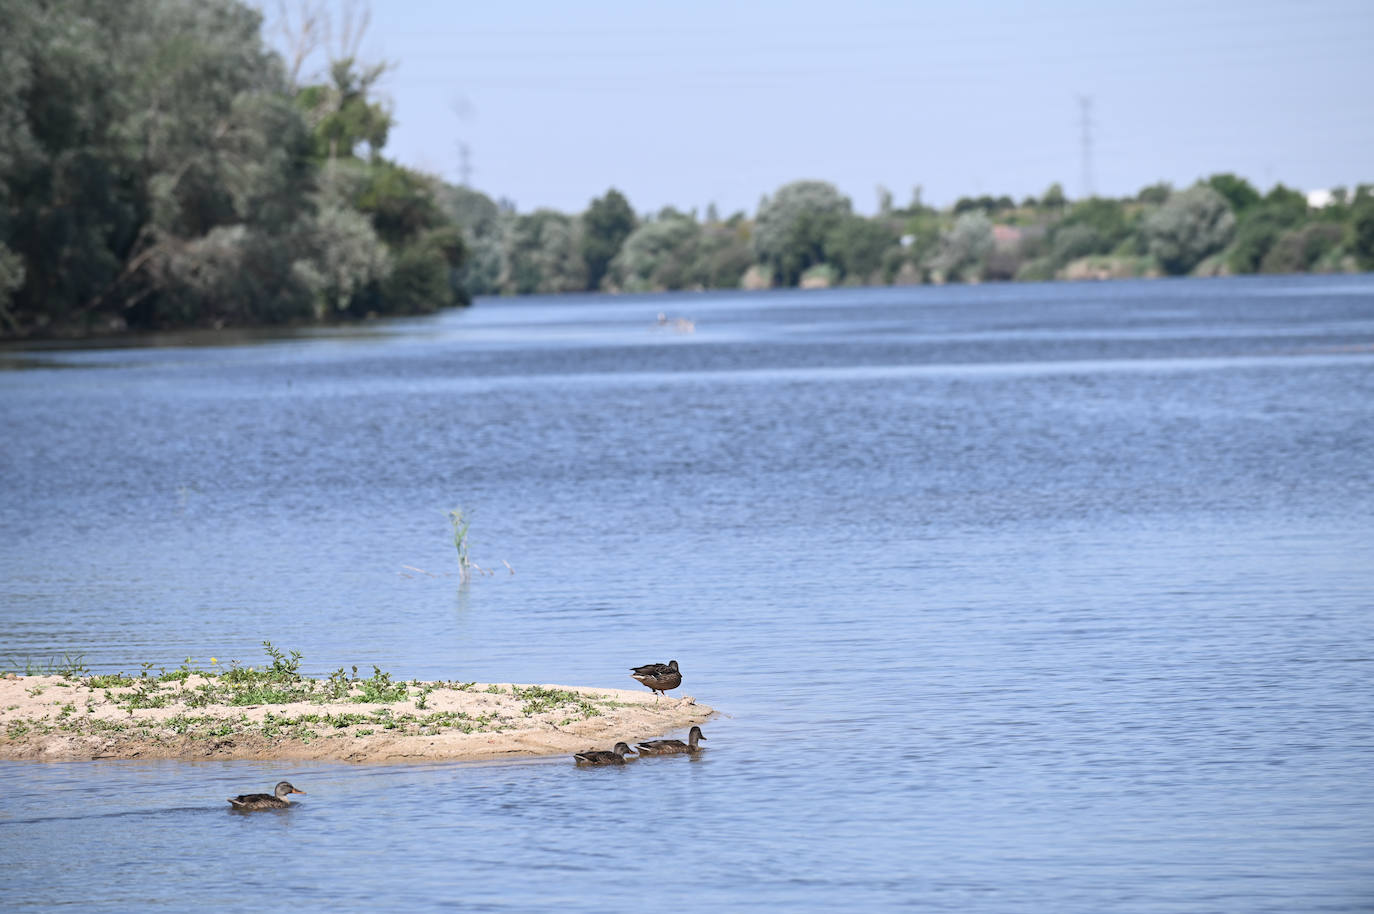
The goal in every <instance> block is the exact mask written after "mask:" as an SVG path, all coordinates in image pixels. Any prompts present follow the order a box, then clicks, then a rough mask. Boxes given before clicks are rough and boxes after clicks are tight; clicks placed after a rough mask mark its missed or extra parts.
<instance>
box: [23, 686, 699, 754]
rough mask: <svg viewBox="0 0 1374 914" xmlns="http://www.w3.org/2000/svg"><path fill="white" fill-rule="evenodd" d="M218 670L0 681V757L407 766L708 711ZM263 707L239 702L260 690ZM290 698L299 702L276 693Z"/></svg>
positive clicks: (683, 722) (552, 750) (538, 691)
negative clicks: (280, 680)
mask: <svg viewBox="0 0 1374 914" xmlns="http://www.w3.org/2000/svg"><path fill="white" fill-rule="evenodd" d="M225 678H226V677H223V676H219V677H217V676H215V675H213V674H211V675H200V674H195V673H192V674H187V675H185V676H184V677H182V678H180V679H171V680H168V679H166V678H165V677H164V678H154V677H150V676H144V677H111V676H87V677H80V678H63V677H61V676H24V677H20V678H17V679H0V759H33V760H41V761H73V760H89V759H196V760H205V759H307V760H331V759H332V760H341V761H350V762H405V761H435V760H442V759H492V758H512V757H519V756H539V755H562V754H571V753H573V752H581V751H583V750H586V749H591V748H597V749H609V748H610V747H611V746H612V745H613V744H614V743H615V742H616V741H618V740H625V741H626V742H629V743H631V744H632V745H633V743H634V742H635V741H636V740H645V739H653V738H655V737H659V736H664V735H666V734H669V733H671V732H673V731H677V730H681V729H684V728H686V727H689V726H690V725H692V724H697V723H702V722H703V721H705V720H706V719H707V718H709V717H710V716H711V715H712V714H713V713H714V712H713V711H712V709H711V708H708V707H706V706H705V705H699V704H697V703H696V701H695V700H694V699H693V698H691V697H683V698H655V697H654V696H653V695H651V694H650V693H648V692H644V691H632V690H627V689H602V688H586V687H579V686H555V685H517V684H512V683H495V684H493V683H479V682H418V681H416V682H400V683H392V682H390V681H389V680H387V681H384V682H381V683H380V684H378V683H377V682H375V681H374V680H357V679H356V678H355V679H353V680H351V681H349V680H343V679H339V680H311V679H304V678H299V677H298V678H297V679H295V680H293V681H292V682H290V683H289V684H288V686H287V687H285V688H281V689H276V690H275V691H274V690H273V689H272V688H267V689H259V690H258V691H257V692H251V691H249V690H247V689H244V688H237V689H236V688H232V687H230V686H228V685H226V684H225V683H224V679H225ZM259 697H261V698H264V699H265V700H263V701H262V702H261V703H249V702H252V701H254V699H256V698H259ZM285 699H297V700H285Z"/></svg>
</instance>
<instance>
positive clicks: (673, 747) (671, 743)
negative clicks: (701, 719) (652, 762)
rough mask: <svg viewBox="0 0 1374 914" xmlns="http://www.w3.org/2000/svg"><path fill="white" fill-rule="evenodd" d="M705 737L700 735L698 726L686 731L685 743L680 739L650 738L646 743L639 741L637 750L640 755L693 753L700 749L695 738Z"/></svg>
mask: <svg viewBox="0 0 1374 914" xmlns="http://www.w3.org/2000/svg"><path fill="white" fill-rule="evenodd" d="M705 738H706V737H704V736H702V735H701V728H700V727H693V728H692V729H691V730H689V731H687V742H685V743H684V742H683V741H682V740H680V739H651V740H649V741H648V742H647V743H640V744H639V748H638V750H637V751H638V752H639V754H640V755H680V754H682V753H684V752H686V753H689V754H694V753H697V752H700V751H701V747H700V746H698V745H697V740H699V739H705Z"/></svg>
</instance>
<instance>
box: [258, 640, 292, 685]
mask: <svg viewBox="0 0 1374 914" xmlns="http://www.w3.org/2000/svg"><path fill="white" fill-rule="evenodd" d="M262 646H263V649H264V650H266V651H267V656H268V657H271V658H272V669H271V670H270V673H271V675H272V677H273V678H275V679H276V680H278V681H279V682H288V681H290V682H294V681H296V680H298V679H300V678H301V673H300V669H301V652H300V651H292V652H291V656H290V657H289V658H288V657H287V656H286V655H285V654H283V653H282V652H281V651H279V650H277V649H276V648H275V647H273V646H272V642H271V641H264V642H263V643H262Z"/></svg>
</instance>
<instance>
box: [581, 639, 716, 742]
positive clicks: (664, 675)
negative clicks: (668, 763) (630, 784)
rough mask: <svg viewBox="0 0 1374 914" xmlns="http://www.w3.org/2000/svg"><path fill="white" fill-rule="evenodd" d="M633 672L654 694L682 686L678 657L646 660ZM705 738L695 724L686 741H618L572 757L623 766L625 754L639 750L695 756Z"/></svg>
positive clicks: (631, 672) (632, 674)
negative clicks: (661, 660)
mask: <svg viewBox="0 0 1374 914" xmlns="http://www.w3.org/2000/svg"><path fill="white" fill-rule="evenodd" d="M630 675H631V676H633V677H634V678H635V679H637V680H639V681H640V682H641V683H643V684H644V685H646V686H648V687H649V688H650V689H652V690H653V693H654V695H655V696H658V695H667V694H668V690H669V689H676V688H677V687H678V686H680V685H682V671H681V670H679V669H678V666H677V661H676V660H669V661H668V662H667V663H646V664H645V665H644V666H637V667H634V668H632V669H631V670H630ZM705 738H706V737H704V736H702V735H701V728H700V727H693V728H692V729H691V730H690V731H688V733H687V742H685V743H684V742H683V741H682V740H680V739H651V740H649V741H648V742H644V743H640V744H639V745H637V746H636V747H635V748H633V749H631V748H630V744H629V743H624V742H621V743H616V744H615V745H614V746H613V747H611V748H610V749H593V750H591V751H588V752H579V753H577V754H576V755H574V756H573V759H574V760H575V761H576V762H577V764H579V765H623V764H625V756H627V755H629V754H630V753H632V752H633V753H636V754H637V755H638V756H639V757H640V758H643V757H644V756H646V755H684V754H685V755H696V754H697V753H698V752H700V751H701V747H700V746H698V745H697V743H698V742H699V741H700V740H703V739H705Z"/></svg>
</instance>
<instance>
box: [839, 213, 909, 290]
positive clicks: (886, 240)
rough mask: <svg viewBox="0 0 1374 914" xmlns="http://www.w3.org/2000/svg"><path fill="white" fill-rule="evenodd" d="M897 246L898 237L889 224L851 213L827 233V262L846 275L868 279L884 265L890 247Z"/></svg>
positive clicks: (862, 280)
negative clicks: (884, 256)
mask: <svg viewBox="0 0 1374 914" xmlns="http://www.w3.org/2000/svg"><path fill="white" fill-rule="evenodd" d="M896 245H897V236H896V234H894V233H893V232H892V230H891V229H889V228H888V226H887V225H886V224H885V223H883V222H880V221H878V220H874V219H865V218H863V217H862V216H849V217H847V218H845V219H844V220H843V221H841V222H840V223H839V224H838V225H836V226H835V227H834V228H833V229H831V230H830V234H829V235H827V236H826V239H825V261H826V262H827V263H829V264H831V265H833V266H834V267H835V268H836V269H838V270H839V271H840V274H841V275H842V276H844V277H849V278H852V279H856V280H858V281H860V282H865V281H868V280H869V279H871V278H872V277H873V276H874V274H875V273H877V272H878V271H879V269H880V268H881V267H882V264H883V255H884V254H885V253H886V252H887V250H888V249H889V248H892V247H895V246H896Z"/></svg>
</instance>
